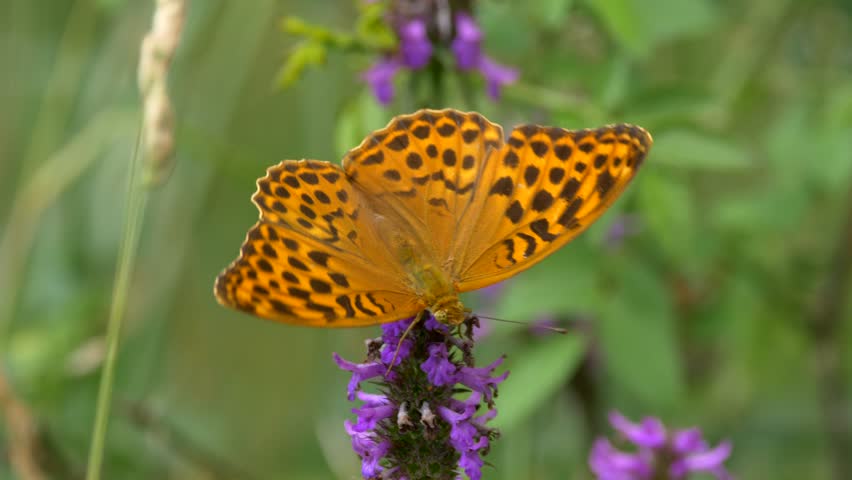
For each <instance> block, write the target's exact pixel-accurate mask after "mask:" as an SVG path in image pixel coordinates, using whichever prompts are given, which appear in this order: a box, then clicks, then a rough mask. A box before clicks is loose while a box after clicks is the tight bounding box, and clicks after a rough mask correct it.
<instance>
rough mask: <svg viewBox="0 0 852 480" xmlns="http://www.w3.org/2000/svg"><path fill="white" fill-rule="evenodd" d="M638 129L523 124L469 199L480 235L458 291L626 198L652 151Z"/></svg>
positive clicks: (511, 270) (493, 276) (535, 254)
mask: <svg viewBox="0 0 852 480" xmlns="http://www.w3.org/2000/svg"><path fill="white" fill-rule="evenodd" d="M651 142H652V140H651V136H650V135H649V134H648V133H647V132H646V131H645V130H643V129H641V128H640V127H636V126H633V125H623V124H622V125H613V126H607V127H602V128H599V129H595V130H577V131H570V130H564V129H561V128H552V127H541V126H536V125H524V126H521V127H518V128H516V129H515V130H513V131H512V133H511V135H510V137H509V139H508V140H507V142H506V144H505V145H503V146H502V148H501V150H500V151H499V152H498V153H497V154H495V155H494V156H493V157H492V158H491V159H489V165H486V168H485V169H484V170H483V175H482V177H481V179H480V181H481V182H482V183H484V184H486V185H487V186H488V187H487V188H481V189H479V190H478V191H477V196H476V198H474V199H473V200H472V202H473V204H474V205H477V206H481V208H482V212H479V213H480V214H479V215H476V216H475V219H474V218H471V221H475V222H476V226H475V227H474V229H475V231H476V232H477V235H478V237H473V238H471V239H470V240H469V242H468V243H467V245H466V246H465V250H464V251H463V252H459V255H460V256H461V257H462V259H463V260H462V261H461V263H462V265H461V266H460V273H459V275H458V284H457V287H458V289H459V291H468V290H474V289H477V288H481V287H484V286H487V285H490V284H492V283H495V282H497V281H500V280H503V279H505V278H508V277H510V276H512V275H514V274H516V273H518V272H520V271H522V270H525V269H526V268H529V267H530V266H532V265H534V264H535V263H537V262H539V261H540V260H542V259H543V258H544V257H546V256H547V255H549V254H551V253H553V252H554V251H556V250H557V249H558V248H559V247H561V246H562V245H564V244H566V243H567V242H569V241H570V240H572V239H574V238H575V237H576V236H577V235H579V234H580V233H581V232H583V231H584V230H585V229H586V228H587V227H588V226H589V225H590V224H591V223H592V222H594V221H595V220H596V219H597V218H598V217H600V216H601V214H603V212H604V211H606V209H607V208H608V207H609V206H610V205H611V204H612V203H613V202H614V201H615V199H616V198H618V196H619V195H620V194H621V192H622V191H623V190H624V188H625V187H626V186H627V184H628V183H629V182H630V180H632V179H633V177H634V175H635V174H636V171H637V169H638V168H639V166H640V165H641V163H642V161H643V160H644V158H645V155H646V154H647V152H648V150H649V148H650V147H651Z"/></svg>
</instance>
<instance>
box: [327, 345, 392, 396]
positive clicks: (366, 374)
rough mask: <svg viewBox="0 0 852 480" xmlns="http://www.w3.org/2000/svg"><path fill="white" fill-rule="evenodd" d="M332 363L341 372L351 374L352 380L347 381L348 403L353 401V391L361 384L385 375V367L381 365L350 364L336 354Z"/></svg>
mask: <svg viewBox="0 0 852 480" xmlns="http://www.w3.org/2000/svg"><path fill="white" fill-rule="evenodd" d="M334 362H335V363H337V366H338V367H340V368H342V369H343V370H347V371H350V372H352V379H351V380H349V387H348V388H347V392H348V393H349V394H348V395H347V398H348V399H349V401H350V402H351V401H352V400H355V391H356V390H357V389H358V388H359V387H360V386H361V382H363V381H364V380H369V379H371V378H375V377H378V376H379V375H381V374H383V373H385V366H384V365H382V364H381V363H352V362H350V361H347V360H344V359H343V358H341V357H340V355H338V354H336V353H335V354H334Z"/></svg>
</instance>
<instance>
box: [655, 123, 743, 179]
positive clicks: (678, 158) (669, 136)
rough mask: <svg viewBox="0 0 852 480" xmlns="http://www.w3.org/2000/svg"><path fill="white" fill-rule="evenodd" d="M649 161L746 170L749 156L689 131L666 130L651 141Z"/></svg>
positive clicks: (717, 139)
mask: <svg viewBox="0 0 852 480" xmlns="http://www.w3.org/2000/svg"><path fill="white" fill-rule="evenodd" d="M651 160H652V161H653V162H654V163H655V164H658V165H671V166H675V167H680V168H692V169H704V170H717V171H724V170H736V169H742V168H748V167H750V166H751V161H750V159H749V156H748V154H747V153H746V152H745V151H744V150H743V149H741V148H740V147H739V146H737V145H734V144H733V143H731V142H727V141H725V140H722V139H721V138H717V137H713V136H710V135H707V134H704V133H701V132H695V131H691V130H669V131H665V132H662V133H660V134H659V135H656V136H655V137H654V147H653V149H652V150H651Z"/></svg>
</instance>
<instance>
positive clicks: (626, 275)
mask: <svg viewBox="0 0 852 480" xmlns="http://www.w3.org/2000/svg"><path fill="white" fill-rule="evenodd" d="M625 266H626V268H623V269H621V270H620V272H619V275H620V280H621V285H622V288H621V289H620V290H619V291H618V293H617V294H615V295H613V296H612V298H611V299H610V300H609V301H608V302H606V304H605V305H602V307H601V316H600V327H599V330H600V341H601V348H602V349H603V352H604V355H605V361H606V365H607V369H608V371H609V373H610V374H611V375H612V377H613V379H614V380H615V381H616V382H618V384H619V385H620V386H622V387H624V388H625V389H626V390H627V391H629V392H631V393H632V394H634V395H636V397H638V398H639V400H641V401H642V402H644V403H645V404H647V406H648V407H652V408H660V409H663V408H667V407H671V406H673V405H675V404H676V402H677V401H678V400H679V399H680V397H681V396H682V394H683V391H684V388H683V378H682V374H681V368H680V361H679V357H678V353H677V350H678V349H677V344H676V339H675V331H674V312H673V311H672V306H671V302H672V300H671V299H670V298H669V295H668V292H667V290H666V287H665V285H664V284H663V283H662V280H661V278H660V277H659V276H657V275H654V274H653V273H652V272H651V271H650V270H648V269H647V267H646V266H644V265H641V264H638V263H637V264H635V265H629V264H627V265H625Z"/></svg>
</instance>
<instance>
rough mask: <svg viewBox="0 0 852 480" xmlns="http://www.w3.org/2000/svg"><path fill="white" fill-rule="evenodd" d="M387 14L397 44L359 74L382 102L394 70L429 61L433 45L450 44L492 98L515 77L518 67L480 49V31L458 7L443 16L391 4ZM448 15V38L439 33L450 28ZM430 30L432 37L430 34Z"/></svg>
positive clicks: (459, 64) (390, 93) (389, 93)
mask: <svg viewBox="0 0 852 480" xmlns="http://www.w3.org/2000/svg"><path fill="white" fill-rule="evenodd" d="M388 18H389V19H390V23H391V24H392V25H393V28H394V30H395V32H396V36H397V39H398V40H399V45H398V47H397V48H396V50H394V51H393V52H386V53H385V54H384V55H383V56H382V58H381V59H380V60H379V61H378V62H376V64H374V65H373V66H372V67H370V68H369V69H368V70H367V71H365V72H364V73H363V74H362V79H363V80H364V81H365V82H367V83H368V84H369V85H370V88H371V89H372V90H373V94H374V95H375V96H376V99H378V101H379V102H380V103H381V104H383V105H387V104H389V103H390V102H391V101H392V100H393V97H394V86H393V79H394V77H395V76H396V74H397V73H398V72H399V71H400V70H401V69H403V68H407V69H409V70H413V71H417V70H421V69H423V68H424V67H426V66H427V65H429V63H430V62H431V61H432V59H433V58H434V52H435V48H436V45H438V46H444V47H447V46H448V47H449V48H450V50H451V51H452V52H453V57H454V58H455V63H456V65H455V66H456V68H457V69H458V70H459V71H461V72H469V71H473V70H476V71H478V72H479V73H480V74H482V76H483V77H484V78H485V82H486V84H487V91H488V95H490V96H491V98H493V99H495V100H496V99H498V98H499V97H500V90H501V89H502V88H503V86H504V85H507V84H510V83H512V82H515V81H516V80H517V79H518V71H517V70H515V69H514V68H510V67H507V66H505V65H501V64H499V63H497V62H495V61H494V60H492V59H491V58H489V57H488V56H486V55H485V54H484V53H483V51H482V31H481V30H480V28H479V25H477V24H476V21H475V20H474V19H473V17H472V16H471V15H470V14H469V13H467V12H463V11H459V12H457V13H455V14H454V15H452V16H449V15H448V16H446V17H443V16H441V15H439V14H438V13H437V12H433V11H424V12H420V13H418V14H417V16H414V17H412V14H411V13H410V12H404V11H396V8H395V7H393V6H392V7H391V11H390V13H389V15H388ZM450 19H453V20H452V21H453V22H454V23H455V35H454V36H453V37H452V40H451V41H450V33H449V32H448V31H447V32H445V33H442V32H444V31H445V30H449V28H448V27H449V23H450ZM430 30H431V31H432V32H433V38H430V37H429V32H430ZM435 32H437V33H435ZM435 37H437V39H436V38H435ZM447 44H449V45H447Z"/></svg>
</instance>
